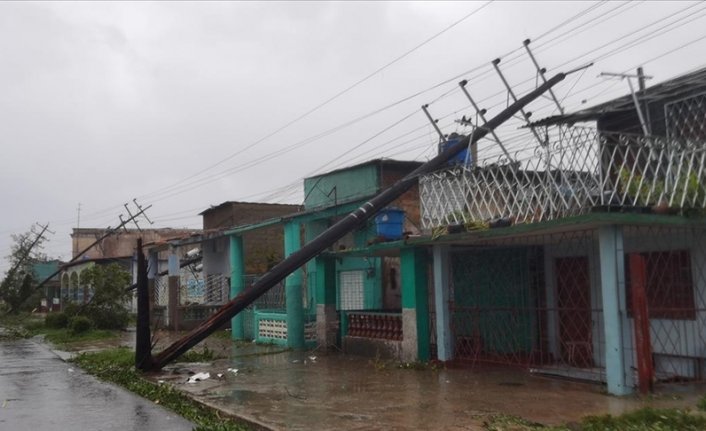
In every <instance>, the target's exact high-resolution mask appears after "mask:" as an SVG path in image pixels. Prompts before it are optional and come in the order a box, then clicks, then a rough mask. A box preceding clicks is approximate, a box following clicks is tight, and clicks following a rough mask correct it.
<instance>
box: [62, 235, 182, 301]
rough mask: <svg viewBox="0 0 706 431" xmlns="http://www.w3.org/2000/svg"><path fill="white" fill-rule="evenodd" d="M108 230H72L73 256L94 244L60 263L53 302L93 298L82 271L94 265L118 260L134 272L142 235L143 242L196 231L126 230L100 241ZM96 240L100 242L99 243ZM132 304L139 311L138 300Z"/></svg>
mask: <svg viewBox="0 0 706 431" xmlns="http://www.w3.org/2000/svg"><path fill="white" fill-rule="evenodd" d="M106 232H107V230H106V229H96V228H74V229H73V232H72V233H71V239H72V256H77V255H78V254H79V253H80V252H81V251H83V250H84V249H86V248H87V247H89V246H90V245H91V244H94V243H95V245H94V246H93V247H91V248H90V249H88V250H87V251H86V253H84V254H83V255H82V256H81V257H80V258H79V259H77V260H76V261H73V262H69V263H67V264H64V265H62V266H61V269H62V271H61V273H60V274H59V277H60V280H61V290H60V291H59V290H55V291H54V293H55V295H56V296H55V297H53V298H52V299H51V300H50V301H52V302H55V303H57V302H58V303H59V304H63V303H65V302H66V301H70V302H78V303H84V302H85V301H87V300H88V299H89V297H90V288H89V286H86V285H84V284H82V283H81V272H83V271H84V270H86V269H88V268H90V267H92V266H94V265H104V264H110V263H114V262H115V263H118V264H120V265H121V266H123V267H124V268H125V270H126V271H128V272H130V273H132V272H134V268H133V267H134V266H135V260H134V255H135V246H136V245H137V240H138V238H142V239H143V241H144V242H155V241H160V240H162V239H165V238H169V237H173V236H177V235H181V236H184V235H192V234H194V230H191V229H188V230H187V229H171V228H158V229H140V230H138V229H123V230H121V231H118V232H116V233H114V234H113V235H109V236H107V237H105V238H103V239H102V240H100V241H98V240H99V239H100V238H102V237H103V236H105V234H106ZM96 241H98V242H97V243H96ZM165 259H166V258H165ZM130 306H131V308H132V310H133V311H136V306H137V305H136V301H134V300H133V301H132V304H131V305H130Z"/></svg>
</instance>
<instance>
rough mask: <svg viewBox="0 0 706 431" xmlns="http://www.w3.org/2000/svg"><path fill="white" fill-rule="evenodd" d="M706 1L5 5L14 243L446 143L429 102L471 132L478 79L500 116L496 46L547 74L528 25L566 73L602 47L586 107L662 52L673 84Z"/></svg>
mask: <svg viewBox="0 0 706 431" xmlns="http://www.w3.org/2000/svg"><path fill="white" fill-rule="evenodd" d="M474 11H476V12H475V13H473V12H474ZM705 16H706V4H703V3H697V2H663V3H662V2H651V1H649V2H634V3H627V2H626V3H622V2H566V3H562V2H501V1H497V2H493V3H488V4H486V2H465V3H464V2H450V3H442V2H430V3H425V2H414V3H404V2H390V3H385V2H371V3H364V2H346V3H333V2H331V3H327V2H311V3H298V2H282V3H277V2H262V3H257V2H247V3H227V2H214V3H207V2H194V3H188V2H178V3H168V2H155V3H146V2H139V3H127V2H109V3H97V2H90V3H89V2H77V3H68V2H51V3H32V2H17V3H10V2H2V3H0V64H2V67H0V139H2V150H3V151H2V156H1V157H0V184H2V186H1V187H0V199H1V202H3V204H4V211H3V212H2V217H1V218H0V220H2V224H1V225H0V249H2V250H3V255H5V254H7V253H8V252H9V245H10V243H11V240H10V235H11V234H12V233H19V232H24V231H27V230H28V229H29V228H30V226H31V225H32V223H33V222H40V223H45V222H49V223H50V228H51V229H52V230H54V231H55V232H56V234H55V235H53V236H51V237H50V239H51V241H50V243H48V244H47V247H46V249H45V252H47V253H48V254H49V255H50V256H57V257H58V256H60V257H63V258H64V259H68V258H70V253H71V249H70V238H69V233H70V229H71V228H72V227H75V226H76V224H77V207H78V205H79V203H80V204H81V222H80V225H81V227H96V228H104V227H106V226H108V225H110V226H115V225H116V224H118V223H119V220H118V216H119V215H120V214H121V212H122V213H123V214H125V211H124V208H122V205H123V204H124V203H125V202H130V201H131V200H132V199H133V198H137V199H138V201H139V202H140V203H141V204H142V205H145V206H146V205H149V204H153V207H152V208H151V209H150V210H149V215H150V217H151V218H152V219H154V220H156V221H157V222H158V225H159V226H171V227H200V224H201V220H200V218H199V217H198V216H197V214H198V213H199V212H200V211H201V210H203V209H205V208H208V206H209V205H213V204H218V203H220V202H223V201H226V200H247V201H268V202H287V203H300V202H301V200H302V192H301V189H302V186H301V178H303V177H306V176H308V175H311V174H313V173H320V172H323V171H326V170H330V169H334V168H337V167H342V166H347V165H351V164H355V163H359V162H362V161H365V160H367V159H371V158H377V157H391V158H397V159H408V160H409V159H417V160H426V159H428V158H429V157H430V156H431V155H433V154H434V151H435V146H436V143H437V137H436V136H435V134H434V132H433V130H432V129H431V127H430V126H429V122H428V121H427V120H426V118H425V117H424V115H423V113H422V112H421V110H420V106H421V105H422V104H424V103H429V102H434V101H436V102H435V103H432V104H431V105H430V110H431V112H432V114H433V115H434V117H435V118H441V119H442V120H441V121H440V124H442V125H443V126H444V131H445V132H453V131H457V130H458V131H460V132H463V131H464V130H463V129H462V128H461V129H458V127H459V126H458V125H457V124H454V122H453V120H454V119H456V118H459V117H460V116H461V115H464V114H471V110H470V109H469V108H468V102H467V100H466V99H465V98H464V97H463V95H462V94H461V93H460V92H459V91H458V86H457V82H458V81H459V80H460V79H461V78H464V77H465V78H468V79H469V82H470V83H469V86H468V89H469V90H470V92H471V93H472V94H473V95H474V97H476V99H479V100H481V101H482V103H481V104H482V105H483V106H484V107H487V108H489V113H490V114H493V113H497V112H499V111H500V110H501V109H502V107H503V106H504V102H505V100H506V99H505V97H506V96H504V95H499V94H498V93H499V92H500V91H502V90H503V86H502V82H501V81H500V79H499V78H498V76H497V75H495V74H494V72H493V71H492V67H491V66H490V61H491V60H492V59H494V58H496V57H502V58H503V61H502V62H501V66H502V67H503V68H504V70H505V71H506V73H507V76H508V79H509V80H510V82H511V84H512V85H513V87H514V88H515V89H516V91H517V92H518V93H523V92H525V91H527V90H530V89H531V86H532V85H534V79H533V78H534V77H535V70H534V66H533V65H532V64H531V62H530V61H529V60H528V58H527V56H526V55H524V53H523V51H522V50H519V48H521V47H522V41H523V40H524V39H525V38H531V39H532V40H533V42H532V44H531V46H532V47H533V49H534V50H535V55H536V57H537V58H538V60H539V62H540V63H541V64H542V66H544V67H546V68H547V69H548V71H549V72H548V73H549V74H552V73H555V72H558V71H567V70H568V69H570V68H572V67H575V66H578V65H581V64H584V63H587V62H589V61H592V60H595V59H598V61H597V62H596V64H595V65H594V66H593V67H591V68H590V69H588V70H587V71H586V72H585V73H577V74H575V75H572V76H571V77H570V78H569V79H567V80H566V81H565V82H564V83H562V84H560V86H559V87H558V88H557V93H558V95H559V97H560V98H562V99H563V102H562V103H563V104H564V105H565V106H566V107H567V109H568V110H576V109H580V108H581V107H582V106H583V107H586V106H590V105H591V104H594V103H597V102H600V101H604V100H607V99H609V98H611V97H616V96H620V95H623V94H625V93H626V92H627V84H626V83H625V82H624V81H623V82H621V81H615V80H606V79H605V78H599V77H598V74H599V73H600V72H603V71H610V72H624V71H632V70H634V68H635V67H636V66H638V65H640V64H643V65H644V66H645V69H646V73H647V74H648V75H653V76H654V79H653V80H652V81H651V82H652V83H656V82H659V81H662V80H664V79H668V78H670V77H673V76H676V75H679V74H682V73H685V72H688V71H690V70H693V69H695V68H699V67H704V66H706V64H705V62H706V60H705V59H704V55H703V54H704V52H706V25H704V24H705V23H706V18H704V17H705ZM425 42H426V43H425ZM415 48H416V49H415ZM395 60H397V61H395ZM390 63H392V64H390ZM376 71H378V72H377V73H374V72H376ZM366 78H367V79H366ZM528 80H529V81H528ZM355 84H357V85H355ZM344 90H347V91H345V92H344ZM341 92H343V94H341V95H340V96H338V97H335V98H334V96H336V95H338V94H339V93H341ZM414 95H416V96H414ZM411 96H414V97H411ZM491 96H493V97H491ZM332 98H333V99H332ZM330 99H332V100H330ZM404 99H407V100H405V101H403V102H400V101H401V100H404ZM437 99H438V101H437ZM327 101H328V103H325V104H324V105H323V106H320V105H321V104H322V103H324V102H327ZM396 102H400V103H396ZM538 103H540V102H538ZM392 104H394V106H392V107H388V106H389V105H392ZM540 105H541V106H535V107H534V108H533V109H534V111H535V113H541V114H546V115H549V114H551V113H552V109H553V107H552V106H551V104H549V105H547V102H546V101H543V102H541V103H540ZM319 106H320V107H319ZM316 107H319V108H318V109H316V110H314V111H313V112H310V111H312V109H314V108H316ZM384 107H388V108H387V109H384V110H380V109H381V108H384ZM377 111H380V112H377ZM373 113H374V115H369V116H366V115H368V114H373ZM304 114H307V115H304ZM361 117H365V118H363V119H360V118H361ZM297 119H298V120H297ZM293 120H297V121H294V122H292V121H293ZM353 120H356V121H353ZM290 123H291V124H290ZM288 124H289V125H288ZM286 125H288V126H287V127H284V128H283V126H286ZM280 129H281V130H280ZM274 132H277V133H274ZM262 138H265V139H262ZM396 138H397V139H396ZM518 145H520V143H518ZM522 145H524V144H522ZM526 145H531V142H530V141H528V142H527V144H526ZM6 268H7V264H6V262H4V261H3V262H2V263H0V269H1V270H5V269H6Z"/></svg>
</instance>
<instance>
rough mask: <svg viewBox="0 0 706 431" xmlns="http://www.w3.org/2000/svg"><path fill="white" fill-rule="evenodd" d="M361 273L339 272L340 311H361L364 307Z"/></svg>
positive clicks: (362, 277)
mask: <svg viewBox="0 0 706 431" xmlns="http://www.w3.org/2000/svg"><path fill="white" fill-rule="evenodd" d="M364 279H365V275H364V272H363V271H341V272H339V286H340V290H339V292H340V301H339V309H340V310H362V309H363V308H364V306H365V289H364V282H363V280H364Z"/></svg>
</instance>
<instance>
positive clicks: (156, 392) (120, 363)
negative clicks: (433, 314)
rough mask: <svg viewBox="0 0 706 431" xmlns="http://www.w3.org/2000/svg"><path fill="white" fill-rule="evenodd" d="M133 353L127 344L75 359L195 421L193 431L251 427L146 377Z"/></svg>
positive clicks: (239, 430) (96, 373) (232, 430)
mask: <svg viewBox="0 0 706 431" xmlns="http://www.w3.org/2000/svg"><path fill="white" fill-rule="evenodd" d="M134 361H135V358H134V353H133V352H132V350H130V349H128V348H115V349H110V350H104V351H102V352H98V353H87V354H81V355H79V356H78V357H77V358H75V359H74V362H75V363H76V364H77V365H78V366H80V367H81V368H82V369H84V370H85V371H86V372H88V373H90V374H93V375H94V376H96V377H98V378H99V379H101V380H104V381H108V382H111V383H115V384H118V385H120V386H122V387H124V388H126V389H128V390H130V391H132V392H134V393H136V394H138V395H140V396H142V397H144V398H147V399H148V400H150V401H153V402H154V403H157V404H160V405H162V406H164V407H166V408H168V409H170V410H172V411H174V412H175V413H177V414H179V415H181V416H182V417H184V418H186V419H187V420H189V421H191V422H193V423H194V424H196V427H195V428H194V431H246V430H247V429H248V428H246V427H244V426H243V425H242V424H239V423H237V422H236V421H235V420H233V419H232V418H229V417H227V416H222V415H221V414H219V412H218V411H217V410H215V409H212V408H209V407H206V406H204V405H202V404H200V403H198V402H196V401H194V400H192V399H190V398H189V397H188V396H186V395H184V394H183V393H181V392H180V391H178V390H176V389H174V388H172V387H171V386H170V385H166V384H155V383H152V382H150V381H148V380H146V379H144V378H143V377H142V376H141V375H140V373H139V372H138V371H136V370H135V368H134Z"/></svg>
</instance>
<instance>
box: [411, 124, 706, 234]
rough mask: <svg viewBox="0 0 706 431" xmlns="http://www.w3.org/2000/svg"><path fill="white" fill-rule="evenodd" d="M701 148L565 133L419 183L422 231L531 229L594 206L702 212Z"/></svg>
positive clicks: (705, 183) (705, 185)
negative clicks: (489, 225) (493, 225)
mask: <svg viewBox="0 0 706 431" xmlns="http://www.w3.org/2000/svg"><path fill="white" fill-rule="evenodd" d="M705 162H706V142H702V141H691V140H686V141H678V140H667V139H665V138H661V137H652V136H647V137H646V136H638V135H623V134H605V133H601V134H600V135H599V134H598V133H597V132H596V130H595V129H589V128H582V127H562V128H558V129H556V130H554V131H553V134H552V135H549V144H548V145H546V146H542V147H537V148H536V149H535V150H534V152H533V153H531V154H526V152H525V153H524V154H522V153H518V157H516V159H515V160H513V161H510V160H506V159H501V160H497V162H496V163H492V164H485V165H484V166H482V167H475V168H467V167H462V166H457V167H452V168H449V169H446V170H442V171H437V172H434V173H432V174H429V175H426V176H424V177H422V178H420V181H419V186H420V200H421V211H422V226H423V228H424V229H426V230H429V229H432V228H434V227H437V226H446V225H450V224H461V223H464V224H469V223H477V222H488V221H491V220H494V219H506V220H507V221H509V222H512V223H532V222H538V221H544V220H551V219H557V218H561V217H567V216H572V215H578V214H582V213H585V212H588V211H590V210H591V209H592V208H594V207H598V206H622V207H651V208H652V209H654V210H655V211H663V210H668V209H669V208H672V209H688V208H700V209H703V208H706V172H705V169H704V167H705V166H706V163H705Z"/></svg>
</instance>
